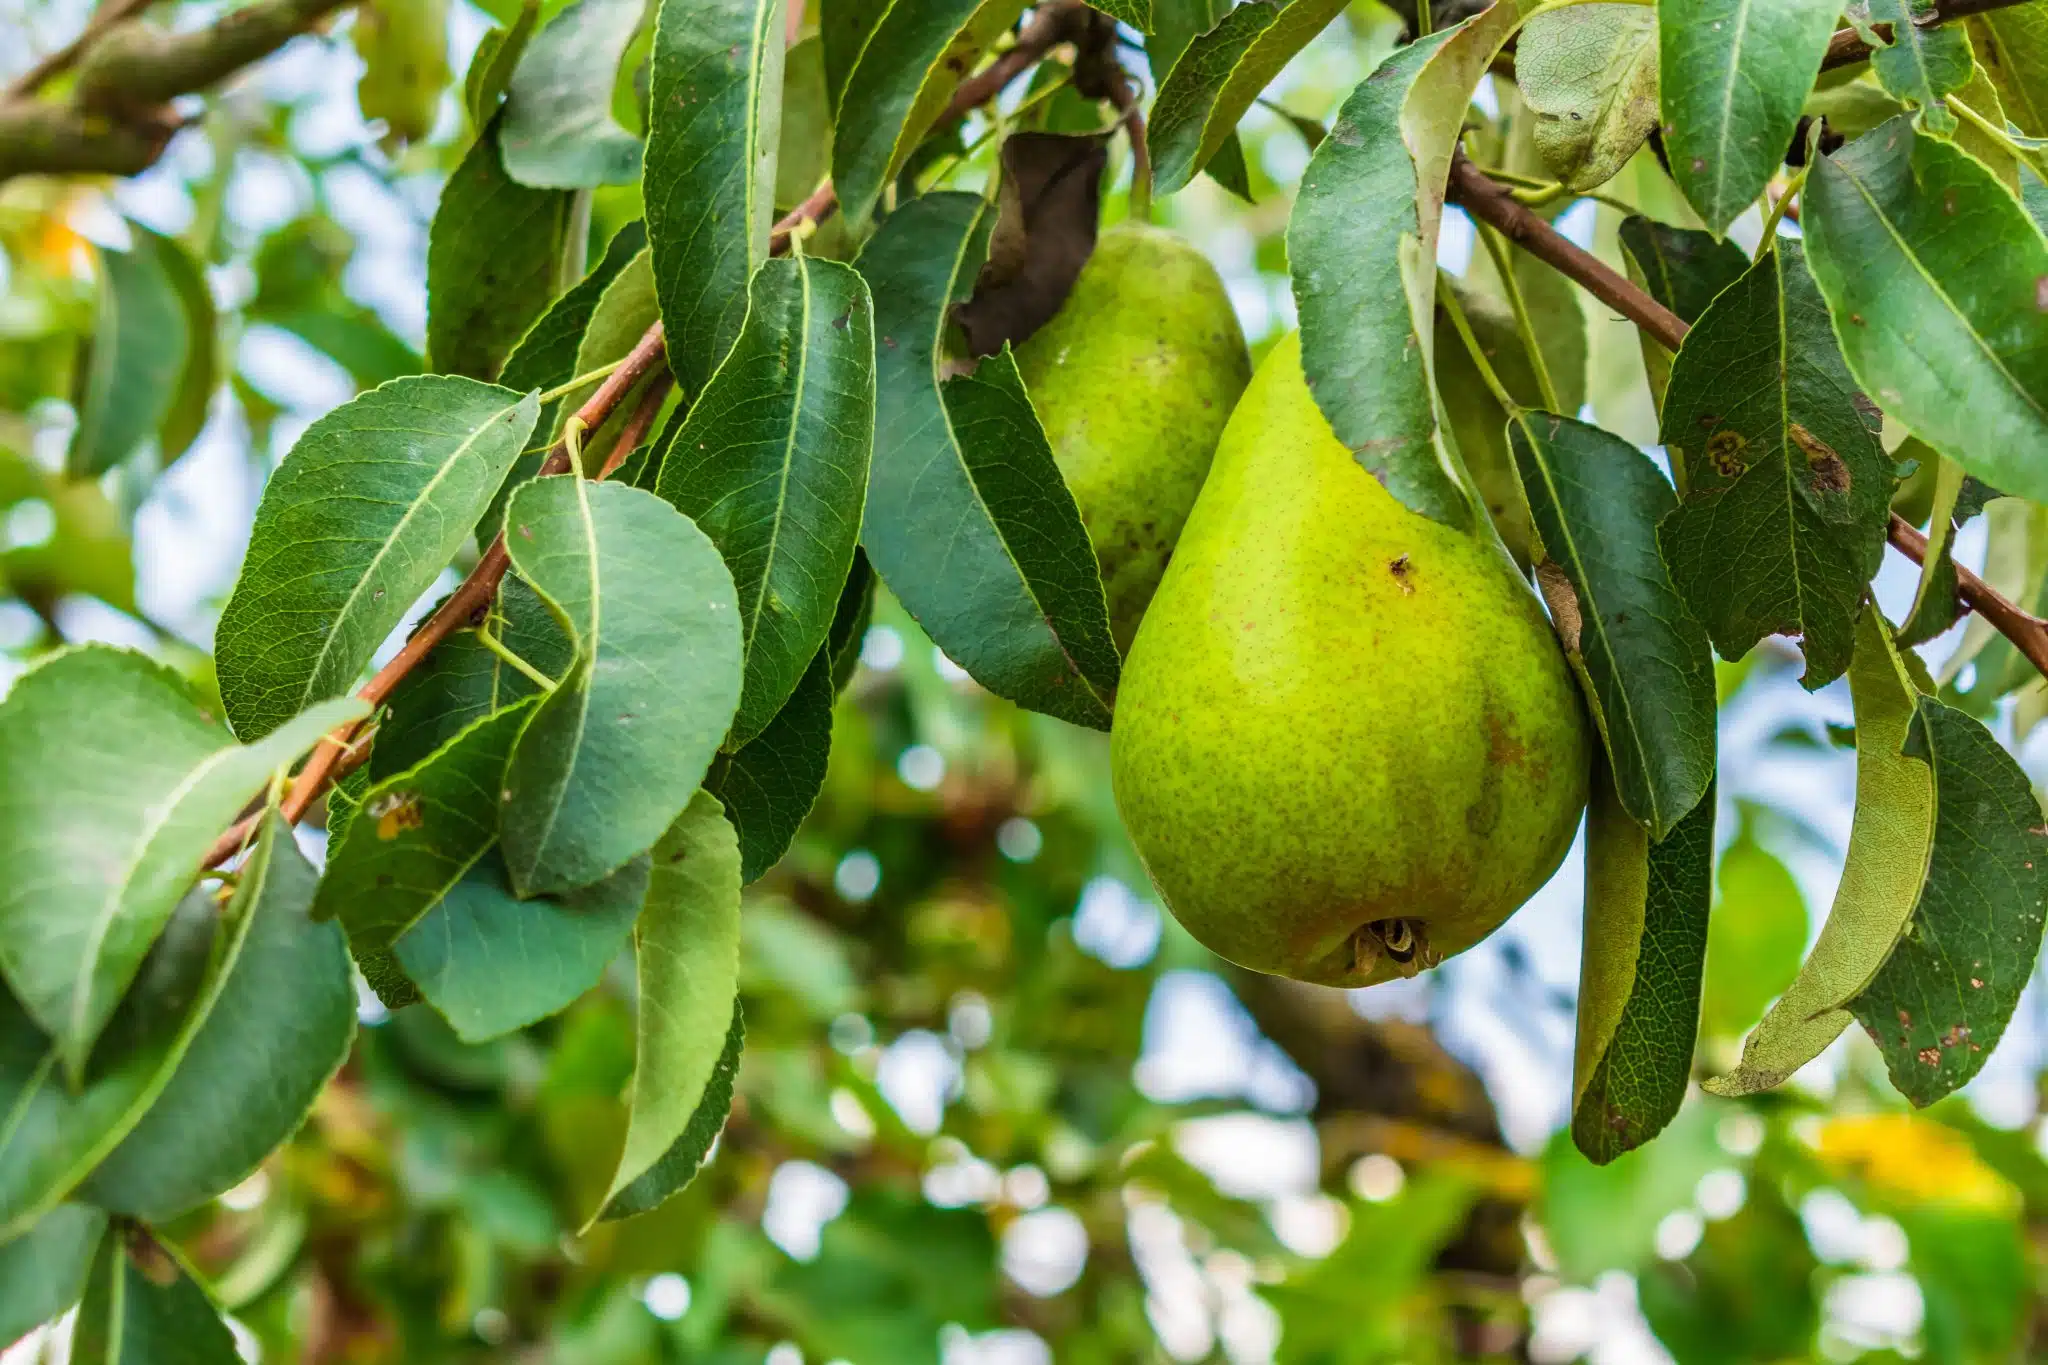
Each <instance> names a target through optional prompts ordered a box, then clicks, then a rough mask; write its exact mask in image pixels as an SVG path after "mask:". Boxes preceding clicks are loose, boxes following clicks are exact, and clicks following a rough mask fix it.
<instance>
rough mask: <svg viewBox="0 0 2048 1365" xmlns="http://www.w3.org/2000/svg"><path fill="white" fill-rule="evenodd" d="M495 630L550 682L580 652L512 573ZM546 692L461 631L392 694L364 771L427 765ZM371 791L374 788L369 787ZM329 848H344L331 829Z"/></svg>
mask: <svg viewBox="0 0 2048 1365" xmlns="http://www.w3.org/2000/svg"><path fill="white" fill-rule="evenodd" d="M489 626H490V629H491V631H492V633H493V634H495V635H496V636H497V638H498V641H499V642H500V643H501V644H503V645H504V646H505V648H506V649H507V650H508V651H510V652H511V653H514V654H516V655H518V656H519V657H520V658H522V659H524V660H525V661H526V662H527V663H528V664H530V665H532V666H533V668H534V669H536V670H537V671H538V672H540V673H541V674H542V675H543V676H546V677H549V678H559V677H561V676H562V675H563V674H564V673H566V672H568V670H569V665H570V664H571V663H572V662H573V661H574V659H575V653H576V652H575V649H574V647H573V646H572V645H571V644H570V643H569V639H568V637H567V636H565V635H564V634H563V633H562V629H561V627H560V626H558V625H556V624H555V618H554V617H553V616H551V615H549V614H548V609H547V607H546V606H545V605H544V604H543V603H542V602H541V600H540V598H539V597H537V596H536V595H535V594H534V591H533V589H532V588H529V587H527V586H526V584H525V583H523V582H521V581H520V580H519V579H518V578H516V577H512V576H510V575H508V576H507V577H506V579H505V581H504V583H503V584H502V585H501V586H500V587H499V589H498V596H497V600H496V601H494V602H492V604H491V616H490V620H489ZM539 690H540V689H539V687H538V686H536V685H535V683H534V682H533V680H532V679H531V678H528V677H527V676H526V675H525V674H524V673H522V672H520V671H519V670H518V669H516V668H514V667H513V666H512V665H511V664H509V663H507V662H506V661H505V660H504V658H503V657H502V656H500V655H498V654H496V653H493V652H492V651H491V650H490V649H488V648H486V647H485V645H484V643H483V642H482V641H481V640H479V639H478V638H477V636H476V633H475V632H474V631H459V632H457V633H456V634H454V635H452V636H450V637H449V638H448V639H446V640H444V641H442V642H441V644H439V645H437V646H436V647H435V649H434V652H433V653H431V654H429V655H428V656H427V658H426V662H424V663H422V664H421V665H420V666H419V667H418V668H415V669H414V670H413V671H412V672H411V673H408V674H407V675H406V677H405V681H404V682H401V683H400V684H399V685H398V686H397V687H396V688H394V689H393V690H392V693H391V698H390V700H389V701H388V702H386V703H385V714H384V718H383V720H382V721H380V722H379V723H378V726H377V742H376V744H375V745H373V746H372V747H371V749H370V761H369V763H368V764H367V765H366V767H365V768H361V769H357V771H358V772H367V773H368V775H369V777H370V778H371V780H373V781H376V782H382V781H384V780H385V779H386V778H389V777H392V776H394V775H396V774H398V773H401V772H404V771H405V770H406V769H407V768H411V767H415V766H417V765H418V764H420V763H423V762H425V761H426V760H427V758H428V757H429V756H430V755H431V754H433V752H434V751H435V750H437V749H439V748H440V747H441V746H442V745H444V744H447V743H448V742H449V741H451V740H453V739H454V738H455V737H456V736H457V735H459V734H461V733H462V732H463V731H464V730H467V729H468V728H469V727H470V726H471V725H472V724H474V723H475V722H477V721H479V720H482V719H483V718H484V717H485V716H488V715H490V714H492V713H493V712H495V711H499V710H502V709H503V708H505V707H508V706H511V705H512V704H513V703H515V702H517V701H519V700H521V699H522V698H525V697H530V696H532V695H534V693H536V692H538V691H539ZM366 790H367V789H366ZM328 832H329V836H330V837H329V841H328V846H329V848H330V849H339V848H340V847H341V834H340V832H339V831H337V830H334V829H333V828H332V826H331V824H330V828H329V831H328Z"/></svg>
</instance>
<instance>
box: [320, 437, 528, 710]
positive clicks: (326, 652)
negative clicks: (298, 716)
mask: <svg viewBox="0 0 2048 1365" xmlns="http://www.w3.org/2000/svg"><path fill="white" fill-rule="evenodd" d="M525 401H526V400H525V399H524V398H521V399H520V400H519V402H517V403H511V404H507V405H506V406H504V407H502V408H499V409H498V410H497V411H496V412H493V413H492V414H491V415H490V416H489V417H487V418H485V419H484V420H483V421H482V422H480V423H478V424H477V425H476V426H475V427H472V428H471V429H470V432H469V435H467V436H465V437H463V438H462V442H461V443H460V444H459V445H457V446H456V447H455V449H454V450H452V451H450V452H449V453H448V455H447V457H446V458H444V459H443V460H442V461H441V465H440V467H439V468H438V469H436V470H435V471H434V476H433V477H432V478H431V479H429V480H427V482H426V484H425V486H424V487H422V488H421V489H420V491H419V492H418V494H416V495H415V496H414V497H413V499H412V501H411V502H410V503H409V504H408V505H407V507H406V509H405V513H404V515H402V516H400V517H399V519H398V523H397V524H396V525H395V526H393V527H392V528H391V532H390V534H389V535H387V536H385V537H384V543H383V544H381V545H379V546H378V547H377V553H376V554H374V555H372V556H370V562H369V563H368V564H367V565H365V566H364V567H363V573H362V576H361V577H360V578H358V579H357V580H356V585H355V587H354V588H352V589H350V590H349V595H348V597H347V598H346V599H344V600H343V602H342V604H341V608H340V610H339V611H337V612H336V613H335V616H334V622H333V624H332V625H331V626H330V627H329V628H328V631H327V636H326V639H324V640H323V641H322V642H321V644H320V652H319V653H318V654H316V655H314V656H313V666H312V667H311V668H310V669H309V670H308V671H307V673H306V681H305V683H304V684H303V685H302V686H301V687H300V689H299V704H298V709H300V710H304V709H305V708H306V707H307V706H308V705H310V704H312V703H313V702H315V701H319V700H322V698H321V697H318V696H316V695H315V692H316V691H317V690H318V686H319V681H320V677H321V675H322V674H323V673H324V672H325V671H326V669H327V660H328V658H329V656H330V655H331V653H332V652H333V649H334V645H335V641H336V640H338V639H339V638H340V636H341V633H342V628H343V626H344V625H346V624H347V623H348V621H349V619H350V618H351V616H352V615H353V614H354V612H355V607H356V603H357V601H358V600H359V599H360V598H361V597H362V595H363V591H364V589H366V588H367V587H369V586H370V583H371V580H372V579H374V578H375V577H376V575H377V571H378V569H379V568H380V567H382V565H383V563H384V560H385V557H386V556H387V555H389V554H390V553H391V549H392V547H393V546H394V545H396V544H398V542H399V541H400V540H401V539H402V538H403V537H404V535H405V531H406V528H407V527H409V526H411V525H412V522H413V518H414V517H415V516H417V515H418V514H419V511H420V509H421V508H422V507H425V506H426V505H427V504H428V502H429V501H430V500H431V499H432V496H433V494H434V493H435V492H436V491H437V490H438V489H439V488H440V487H441V485H442V483H443V482H444V481H445V480H446V479H447V478H448V476H449V473H450V471H452V470H453V469H454V468H455V466H456V464H457V463H458V462H459V461H460V460H461V459H462V457H463V456H464V455H466V454H468V453H469V452H470V450H471V449H472V448H473V447H474V446H475V445H476V443H477V442H478V441H479V440H481V439H482V438H483V435H484V433H485V432H487V431H490V430H491V429H492V428H494V427H495V426H496V425H497V424H498V423H499V422H501V421H503V420H504V418H505V414H506V413H508V412H511V411H512V410H513V409H514V408H516V407H518V406H519V403H523V402H525ZM349 463H354V461H350V462H349ZM372 600H373V601H374V600H375V599H374V598H373V599H372Z"/></svg>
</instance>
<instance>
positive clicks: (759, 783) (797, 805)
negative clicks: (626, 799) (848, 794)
mask: <svg viewBox="0 0 2048 1365" xmlns="http://www.w3.org/2000/svg"><path fill="white" fill-rule="evenodd" d="M832 701H833V688H832V660H831V658H830V656H829V654H828V653H827V651H825V650H823V649H820V650H819V651H818V653H817V656H816V657H815V658H813V659H812V660H811V666H810V667H809V668H808V669H805V670H804V675H803V677H802V679H801V680H799V681H798V683H797V685H796V691H794V692H792V693H790V695H789V700H788V701H786V702H784V703H783V704H782V709H781V710H780V711H778V712H776V714H775V718H774V719H773V720H771V721H769V722H768V725H767V727H766V728H764V729H763V730H762V731H761V733H760V734H758V735H755V736H754V737H753V738H752V739H750V740H748V741H747V743H746V744H745V745H743V746H742V747H741V748H739V749H737V750H735V751H734V752H732V753H729V754H720V755H719V756H718V758H717V760H716V761H714V762H713V763H712V765H711V773H710V775H709V776H707V777H706V778H705V779H704V789H705V790H706V791H708V792H710V793H711V794H712V795H713V796H716V797H717V798H718V799H719V801H720V802H721V803H722V804H723V805H724V806H725V815H726V818H727V819H728V820H730V821H732V826H733V829H734V830H736V831H737V832H738V835H739V841H740V880H741V881H742V882H753V881H757V880H759V879H760V878H761V877H762V876H763V875H765V874H766V873H767V871H768V869H769V868H771V867H773V866H775V864H776V863H778V862H780V861H781V860H782V855H783V854H784V853H787V852H788V851H789V845H790V841H791V840H793V839H795V838H796V832H797V829H798V827H800V826H801V825H802V824H803V822H804V817H805V816H806V815H809V814H810V813H811V806H812V805H813V804H814V803H815V802H816V801H817V799H818V793H819V791H821V790H822V789H823V788H824V785H825V765H826V760H827V759H828V758H830V756H831V753H832Z"/></svg>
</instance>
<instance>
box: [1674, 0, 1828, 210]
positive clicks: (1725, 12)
mask: <svg viewBox="0 0 2048 1365" xmlns="http://www.w3.org/2000/svg"><path fill="white" fill-rule="evenodd" d="M1841 12H1842V0H1660V3H1659V4H1658V7H1657V20H1658V73H1659V84H1660V87H1661V89H1662V96H1663V103H1664V126H1665V128H1666V130H1667V131H1666V133H1665V139H1664V145H1665V148H1666V150H1667V151H1668V153H1669V156H1670V163H1671V174H1672V177H1673V178H1674V179H1676V180H1677V181H1678V186H1679V188H1680V189H1682V190H1684V191H1685V197H1686V198H1687V199H1688V200H1690V201H1691V203H1692V206H1693V207H1694V208H1695V209H1697V210H1698V211H1699V215H1700V217H1702V218H1704V219H1705V220H1706V223H1707V226H1708V227H1709V228H1711V229H1713V231H1714V233H1715V234H1716V235H1717V236H1718V235H1719V234H1721V233H1723V232H1726V231H1727V230H1728V225H1729V224H1730V223H1732V222H1734V221H1735V219H1736V218H1737V217H1738V216H1740V215H1741V213H1742V211H1743V210H1744V209H1747V208H1748V207H1749V206H1750V205H1751V204H1753V203H1755V202H1756V197H1757V196H1758V195H1759V194H1762V193H1763V189H1764V186H1765V185H1766V184H1768V183H1769V182H1770V178H1771V176H1772V175H1774V174H1776V173H1777V170H1778V167H1779V166H1781V165H1783V164H1784V161H1785V152H1786V149H1787V148H1788V147H1790V145H1791V143H1792V133H1793V130H1794V129H1795V128H1796V127H1797V125H1798V123H1799V113H1800V108H1801V106H1803V105H1804V104H1805V102H1806V94H1807V91H1809V90H1811V89H1812V88H1813V81H1814V77H1815V76H1817V75H1819V74H1820V60H1821V56H1822V55H1823V54H1824V53H1825V52H1826V51H1827V46H1828V41H1829V39H1830V38H1832V37H1833V36H1834V32H1835V20H1836V19H1837V18H1838V17H1839V16H1840V15H1841Z"/></svg>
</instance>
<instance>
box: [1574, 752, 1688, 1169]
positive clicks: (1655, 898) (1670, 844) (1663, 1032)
mask: <svg viewBox="0 0 2048 1365" xmlns="http://www.w3.org/2000/svg"><path fill="white" fill-rule="evenodd" d="M1713 876H1714V794H1713V791H1712V789H1711V787H1710V788H1709V790H1708V792H1707V794H1706V795H1705V796H1704V797H1703V798H1702V799H1701V800H1700V801H1699V802H1698V804H1696V805H1695V806H1694V807H1693V809H1692V811H1691V813H1690V814H1688V815H1687V816H1686V817H1685V818H1684V819H1683V820H1680V821H1679V822H1678V824H1677V825H1676V826H1674V827H1673V828H1672V830H1671V833H1670V834H1668V835H1667V836H1665V838H1664V839H1663V840H1661V841H1652V840H1651V839H1650V837H1649V835H1648V834H1647V833H1646V832H1645V831H1644V830H1643V828H1642V826H1640V825H1638V824H1637V823H1636V822H1635V821H1634V820H1632V819H1630V818H1629V815H1628V813H1627V812H1626V811H1625V810H1623V809H1622V808H1621V806H1620V804H1619V803H1618V802H1617V801H1616V800H1615V799H1614V794H1613V791H1612V789H1611V788H1610V787H1609V786H1608V785H1607V782H1606V780H1605V779H1604V778H1602V779H1600V780H1598V781H1596V783H1595V793H1594V796H1593V800H1592V802H1591V804H1590V805H1589V806H1588V807H1587V812H1586V939H1585V942H1586V947H1585V955H1584V957H1583V959H1582V960H1581V965H1580V968H1579V1036H1578V1047H1577V1051H1576V1053H1575V1055H1574V1058H1573V1064H1572V1141H1573V1142H1574V1143H1576V1144H1577V1145H1578V1149H1579V1150H1580V1151H1581V1152H1583V1153H1585V1155H1586V1159H1587V1160H1589V1161H1592V1162H1595V1163H1599V1164H1605V1163H1606V1162H1609V1161H1612V1160H1614V1158H1616V1157H1618V1156H1620V1155H1621V1154H1622V1153H1623V1152H1626V1151H1629V1150H1630V1149H1632V1148H1635V1147H1640V1146H1641V1145H1642V1144H1643V1143H1645V1142H1647V1141H1649V1140H1650V1139H1651V1138H1653V1137H1655V1136H1656V1135H1657V1134H1658V1133H1659V1132H1660V1131H1662V1130H1663V1127H1664V1125H1665V1124H1667V1123H1669V1122H1670V1121H1671V1118H1672V1115H1674V1114H1676V1113H1677V1112H1678V1106H1679V1104H1680V1103H1681V1102H1682V1101H1683V1100H1684V1099H1685V1091H1686V1084H1687V1082H1688V1081H1689V1080H1690V1079H1691V1076H1692V1051H1693V1041H1694V1038H1695V1037H1696V1036H1697V1034H1698V1031H1699V1018H1700V981H1701V976H1702V973H1703V972H1704V970H1705V966H1706V952H1707V910H1708V906H1709V904H1710V903H1711V900H1712V892H1713Z"/></svg>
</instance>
